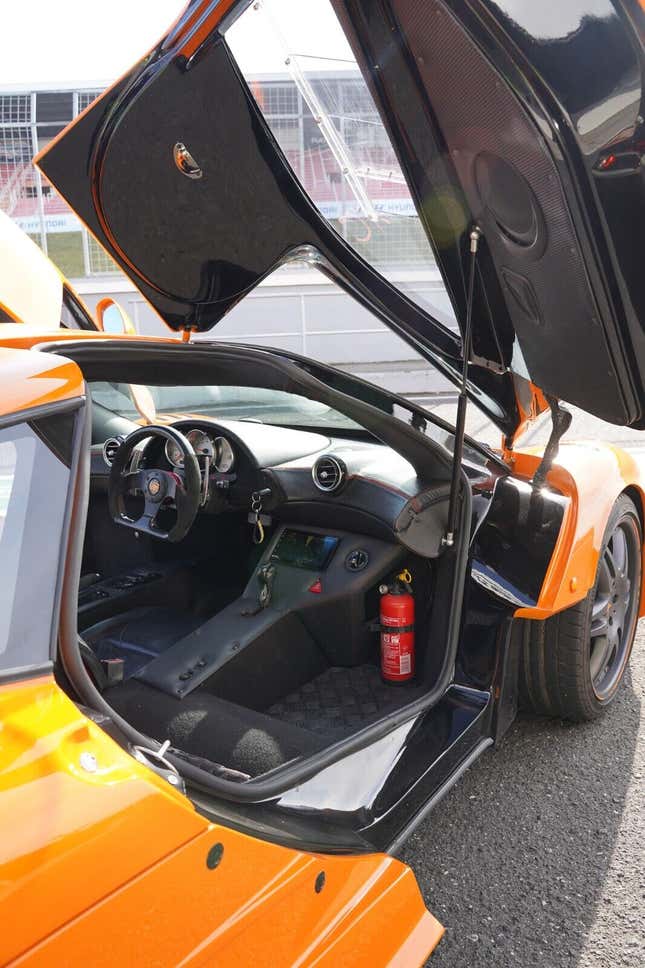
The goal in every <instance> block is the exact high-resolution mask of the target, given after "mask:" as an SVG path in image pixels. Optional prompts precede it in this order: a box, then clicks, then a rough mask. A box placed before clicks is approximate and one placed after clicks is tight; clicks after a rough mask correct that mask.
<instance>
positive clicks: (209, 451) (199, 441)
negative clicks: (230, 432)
mask: <svg viewBox="0 0 645 968" xmlns="http://www.w3.org/2000/svg"><path fill="white" fill-rule="evenodd" d="M186 439H187V441H188V443H189V444H190V445H191V447H192V448H193V450H194V451H195V453H196V455H197V456H198V457H210V459H211V460H213V458H214V456H215V444H214V443H213V441H212V440H211V439H210V437H209V436H208V434H207V433H205V432H204V431H203V430H199V429H198V428H197V427H195V428H194V429H193V430H189V431H188V433H187V434H186Z"/></svg>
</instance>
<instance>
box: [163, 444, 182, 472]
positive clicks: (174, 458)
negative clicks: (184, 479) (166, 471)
mask: <svg viewBox="0 0 645 968" xmlns="http://www.w3.org/2000/svg"><path fill="white" fill-rule="evenodd" d="M166 457H167V458H168V461H169V462H170V463H171V464H172V466H173V467H183V466H184V454H183V451H182V449H181V447H180V446H179V444H177V443H176V442H175V441H174V440H167V441H166Z"/></svg>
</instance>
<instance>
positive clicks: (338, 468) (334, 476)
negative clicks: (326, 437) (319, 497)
mask: <svg viewBox="0 0 645 968" xmlns="http://www.w3.org/2000/svg"><path fill="white" fill-rule="evenodd" d="M311 476H312V477H313V481H314V484H315V485H316V487H317V488H318V490H319V491H326V492H327V493H328V494H331V493H332V492H333V491H337V490H338V489H339V488H340V487H342V485H343V483H344V481H345V478H346V477H347V468H346V467H345V465H344V464H343V462H342V461H341V460H339V459H338V458H337V457H331V456H330V455H329V454H325V455H324V457H319V458H318V460H317V461H316V463H315V464H314V466H313V470H312V472H311Z"/></svg>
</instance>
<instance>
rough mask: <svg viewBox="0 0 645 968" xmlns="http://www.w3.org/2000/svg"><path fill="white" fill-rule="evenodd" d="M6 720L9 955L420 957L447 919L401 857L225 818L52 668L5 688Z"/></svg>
mask: <svg viewBox="0 0 645 968" xmlns="http://www.w3.org/2000/svg"><path fill="white" fill-rule="evenodd" d="M0 723H1V724H2V730H1V732H0V830H1V831H2V836H0V911H1V917H2V924H3V926H5V929H4V930H3V931H1V932H0V963H2V964H7V963H11V964H16V965H18V964H19V965H65V964H74V965H92V966H93V968H100V966H106V968H107V966H110V968H111V966H113V965H117V964H118V965H120V966H129V965H133V966H134V965H153V964H158V965H187V964H194V965H197V964H202V965H203V964H218V965H221V966H223V968H233V966H240V968H241V966H246V965H251V964H252V965H257V966H262V965H266V966H274V965H279V964H290V965H295V964H305V963H306V964H313V963H314V962H315V963H316V964H317V965H321V966H323V965H325V966H329V968H331V966H337V965H344V966H352V965H353V966H357V968H358V966H361V968H368V966H369V968H372V966H376V965H391V966H395V965H396V966H401V968H403V966H406V968H407V966H414V965H422V964H423V963H424V962H425V959H426V958H427V956H428V954H429V953H430V952H431V951H432V949H433V948H434V947H435V945H436V944H437V943H438V941H439V939H440V938H441V935H442V934H443V928H442V927H441V925H440V924H439V923H438V922H437V921H436V920H435V918H433V917H432V915H431V914H429V913H428V912H427V911H426V909H425V907H424V905H423V901H422V899H421V895H420V893H419V889H418V887H417V884H416V881H415V878H414V875H413V874H412V872H411V871H410V870H409V868H407V867H406V866H405V865H404V864H402V863H400V861H397V860H395V859H393V858H391V857H386V856H385V855H382V854H371V855H363V856H360V857H335V856H322V855H316V854H306V853H303V852H301V851H297V850H291V849H289V848H286V847H280V846H277V845H274V844H269V843H267V842H265V841H262V840H258V839H255V838H253V837H248V836H246V835H244V834H241V833H238V832H236V831H234V830H231V829H229V828H226V827H223V826H219V825H215V824H211V823H209V822H208V821H207V820H206V819H205V818H204V817H202V816H200V815H198V814H197V813H196V812H195V811H194V809H193V807H192V804H191V803H190V802H189V801H188V800H187V799H186V798H185V797H183V796H182V795H181V794H180V793H178V792H177V791H176V790H173V789H172V787H170V786H169V785H168V784H167V783H166V782H165V781H164V780H162V779H161V778H159V777H157V776H156V775H155V774H154V773H152V772H151V771H149V770H148V769H147V768H146V767H144V766H142V765H140V764H139V763H137V762H136V761H135V760H133V759H132V758H131V757H130V756H129V755H128V754H126V753H125V751H124V750H122V749H121V748H120V747H119V746H118V745H117V744H116V743H114V742H113V741H112V740H111V739H110V738H109V737H108V736H107V735H106V734H105V733H104V732H103V731H102V730H101V729H100V728H99V727H98V726H97V725H96V724H94V723H92V722H90V721H89V720H87V719H86V718H85V717H84V716H83V715H82V714H81V713H80V712H79V710H78V709H77V708H76V707H75V706H74V704H73V703H72V702H71V701H70V700H69V699H68V698H67V697H66V696H65V694H64V693H63V692H62V690H60V689H59V687H58V686H57V685H56V684H55V682H54V681H53V680H52V679H49V678H42V679H39V680H34V681H31V682H26V683H19V684H13V685H7V686H4V687H0ZM83 753H85V754H88V753H91V754H92V755H93V756H94V757H95V759H96V764H97V769H96V771H95V772H87V771H86V770H83V768H82V766H81V761H80V757H81V754H83ZM216 844H221V845H222V847H223V854H222V858H221V861H220V863H219V864H218V865H217V866H216V867H215V868H210V867H208V866H207V864H206V858H207V856H208V853H209V851H210V850H211V848H212V847H213V846H214V845H216ZM321 871H324V874H325V884H324V887H323V889H322V891H320V893H317V892H316V890H315V883H316V878H317V877H318V875H319V874H320V873H321ZM7 925H10V926H11V929H10V930H6V926H7ZM384 925H387V930H386V931H384Z"/></svg>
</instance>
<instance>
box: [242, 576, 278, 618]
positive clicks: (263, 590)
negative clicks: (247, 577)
mask: <svg viewBox="0 0 645 968" xmlns="http://www.w3.org/2000/svg"><path fill="white" fill-rule="evenodd" d="M275 571H276V568H275V565H270V564H269V565H263V566H262V567H261V568H260V569H259V570H258V584H259V586H260V587H259V590H258V602H257V605H256V606H255V608H245V609H244V611H243V612H242V615H257V614H258V613H259V612H261V611H262V609H264V608H268V607H269V605H270V604H271V596H272V594H273V582H274V579H275Z"/></svg>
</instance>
